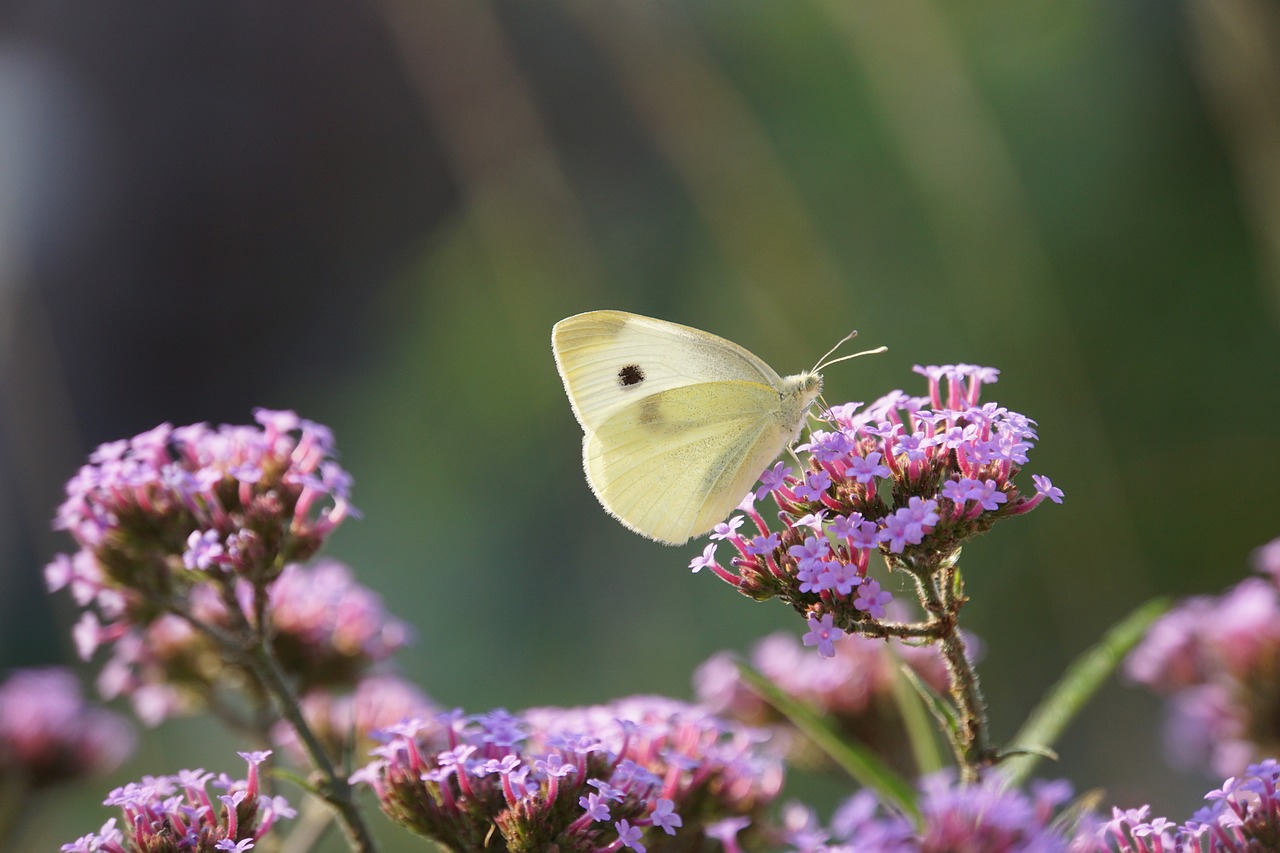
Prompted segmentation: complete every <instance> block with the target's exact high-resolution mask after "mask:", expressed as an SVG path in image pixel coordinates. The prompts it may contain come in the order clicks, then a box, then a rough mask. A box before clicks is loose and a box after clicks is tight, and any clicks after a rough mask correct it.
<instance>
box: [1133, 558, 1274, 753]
mask: <svg viewBox="0 0 1280 853" xmlns="http://www.w3.org/2000/svg"><path fill="white" fill-rule="evenodd" d="M1255 562H1256V567H1257V569H1258V570H1259V571H1260V572H1261V573H1262V574H1263V575H1264V576H1263V577H1251V578H1246V579H1245V580H1244V581H1241V582H1240V583H1239V584H1237V585H1236V586H1235V587H1234V588H1232V589H1230V590H1228V591H1227V592H1225V593H1223V594H1222V595H1221V596H1218V597H1212V596H1197V597H1194V598H1189V599H1187V600H1185V601H1184V602H1182V603H1181V604H1180V605H1179V606H1178V607H1176V608H1175V609H1173V610H1171V611H1169V612H1168V613H1166V614H1165V615H1164V616H1163V617H1161V618H1160V619H1159V620H1158V621H1157V622H1156V623H1155V624H1154V625H1152V626H1151V628H1150V630H1149V631H1148V632H1147V636H1146V637H1145V638H1144V639H1143V641H1142V643H1141V644H1140V645H1139V646H1138V647H1137V648H1135V649H1134V650H1133V652H1132V653H1131V654H1130V655H1129V657H1128V659H1127V661H1126V663H1125V668H1126V671H1127V673H1128V675H1129V677H1130V678H1132V679H1133V680H1134V681H1137V682H1139V683H1141V684H1145V685H1146V686H1148V687H1150V688H1151V689H1153V690H1155V691H1157V692H1159V693H1162V694H1164V695H1166V696H1168V697H1169V699H1170V701H1169V720H1168V723H1167V727H1166V741H1167V743H1168V749H1169V753H1170V755H1171V757H1172V758H1173V759H1174V760H1175V761H1177V762H1178V763H1179V764H1182V765H1185V766H1190V767H1202V768H1203V767H1206V766H1207V767H1208V768H1211V769H1212V771H1213V772H1214V773H1216V774H1218V775H1221V776H1227V775H1230V774H1235V773H1239V772H1241V771H1242V770H1243V769H1244V767H1245V766H1246V765H1248V764H1249V763H1250V762H1252V761H1257V760H1259V759H1260V758H1262V757H1264V756H1267V755H1274V754H1277V753H1280V539H1277V540H1275V541H1273V542H1271V543H1270V544H1269V545H1266V546H1265V547H1263V548H1261V549H1259V550H1258V551H1257V552H1256V553H1255Z"/></svg>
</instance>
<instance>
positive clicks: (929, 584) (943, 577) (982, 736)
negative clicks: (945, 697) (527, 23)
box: [899, 560, 993, 783]
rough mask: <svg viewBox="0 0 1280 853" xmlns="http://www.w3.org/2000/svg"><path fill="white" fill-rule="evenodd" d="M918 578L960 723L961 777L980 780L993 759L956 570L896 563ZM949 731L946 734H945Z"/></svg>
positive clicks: (952, 566)
mask: <svg viewBox="0 0 1280 853" xmlns="http://www.w3.org/2000/svg"><path fill="white" fill-rule="evenodd" d="M899 567H901V568H904V569H905V570H906V571H908V572H909V573H910V574H911V576H912V577H913V578H914V579H915V581H916V589H917V592H918V593H919V595H920V603H921V605H922V606H923V607H924V609H925V612H927V613H928V614H929V616H930V625H931V626H932V627H933V629H934V634H933V635H934V636H935V637H936V638H937V643H938V644H939V645H940V646H941V650H942V657H943V660H944V661H945V662H946V665H947V674H948V676H949V677H950V681H951V689H950V694H951V701H952V702H954V703H955V708H956V712H957V713H958V714H959V720H960V726H959V730H958V731H957V732H955V736H956V737H957V738H958V742H957V743H955V744H954V748H955V751H956V754H957V755H958V756H960V757H961V758H962V759H963V760H962V764H961V767H960V778H961V781H963V782H967V783H973V782H976V781H978V779H979V777H980V775H981V772H982V769H983V768H984V767H986V766H988V765H989V764H991V762H992V759H993V752H992V749H991V747H990V746H989V745H988V743H987V706H986V701H985V700H984V699H983V698H982V689H981V687H980V686H979V684H978V672H977V670H976V669H974V667H973V664H972V662H970V660H969V658H968V657H967V656H966V655H965V650H964V637H963V636H961V634H960V608H961V607H963V606H964V603H965V602H966V601H968V599H967V598H966V597H965V595H964V594H963V593H962V592H960V591H959V590H958V589H957V577H958V576H957V572H956V569H955V563H954V561H953V560H948V561H944V563H943V565H941V566H939V565H919V564H915V563H907V562H903V563H899ZM948 734H950V733H948Z"/></svg>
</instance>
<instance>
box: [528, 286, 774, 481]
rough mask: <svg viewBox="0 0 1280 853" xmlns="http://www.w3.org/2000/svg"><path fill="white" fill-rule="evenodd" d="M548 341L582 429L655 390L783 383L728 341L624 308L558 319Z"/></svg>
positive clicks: (756, 360) (765, 367)
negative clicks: (702, 385) (632, 312)
mask: <svg viewBox="0 0 1280 853" xmlns="http://www.w3.org/2000/svg"><path fill="white" fill-rule="evenodd" d="M551 342H552V350H553V351H554V353H555V359H556V367H557V369H558V370H559V371H560V377H561V379H563V380H564V385H565V390H566V392H567V393H568V395H569V402H570V404H571V405H572V406H573V412H574V415H576V416H577V418H578V422H579V423H581V424H582V425H583V427H585V428H586V429H587V430H588V431H589V430H592V429H598V428H599V427H600V426H601V425H602V424H604V423H605V422H606V421H608V420H609V418H610V417H612V416H613V415H615V414H616V413H617V412H619V411H621V410H623V409H625V408H626V407H628V406H630V405H632V404H634V403H636V402H637V401H639V400H641V399H642V398H645V397H648V396H650V395H653V394H656V393H658V392H661V391H667V390H670V389H673V388H680V387H684V386H688V385H697V384H703V383H708V382H717V383H718V382H733V381H744V382H754V383H759V384H761V385H764V386H767V387H769V388H771V389H773V390H774V392H775V393H776V390H777V388H778V386H779V383H780V382H781V380H780V378H779V377H778V374H777V373H776V372H775V371H774V370H773V368H771V367H769V365H767V364H765V363H764V362H763V361H761V360H760V359H758V358H756V357H755V356H754V355H752V354H751V353H750V352H748V351H747V350H745V349H743V348H742V347H740V346H738V345H737V344H735V343H733V342H732V341H727V340H725V339H724V338H720V337H716V336H715V335H712V334H710V333H708V332H703V331H700V330H698V329H693V328H690V327H688V326H681V325H679V324H677V323H668V322H666V321H665V320H655V319H652V318H650V317H641V316H638V315H636V314H628V313H626V312H624V311H590V312H588V313H586V314H578V315H576V316H573V317H569V318H567V319H565V320H561V321H560V322H559V323H557V324H556V325H555V328H554V329H553V330H552V333H551ZM757 473H759V472H757Z"/></svg>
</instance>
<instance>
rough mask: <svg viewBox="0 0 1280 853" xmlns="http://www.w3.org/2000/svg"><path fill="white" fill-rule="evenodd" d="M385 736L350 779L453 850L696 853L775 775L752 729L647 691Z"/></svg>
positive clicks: (757, 806)
mask: <svg viewBox="0 0 1280 853" xmlns="http://www.w3.org/2000/svg"><path fill="white" fill-rule="evenodd" d="M386 735H387V742H386V744H385V745H384V746H382V747H380V748H379V749H378V750H376V751H375V754H376V755H377V756H378V758H377V760H375V761H374V762H372V763H371V764H369V765H368V766H367V767H365V768H364V769H362V770H361V771H360V772H359V773H358V774H357V777H356V778H357V779H358V780H360V781H364V782H367V783H368V784H370V785H371V786H372V787H373V788H374V790H375V791H376V792H377V795H378V799H379V801H380V803H381V805H382V809H383V811H384V812H385V813H386V814H387V815H388V816H389V817H391V819H392V820H394V821H396V822H397V823H400V824H402V825H403V826H406V827H408V828H409V829H411V830H413V831H415V832H417V833H419V834H421V835H423V836H425V837H427V838H431V839H434V840H436V841H439V842H441V843H442V844H444V845H446V846H448V847H449V849H451V850H454V851H456V853H481V852H482V851H487V853H504V851H509V853H545V851H548V850H558V851H560V853H591V852H592V851H615V850H620V849H623V848H627V849H630V850H634V851H637V853H644V851H645V850H646V849H651V850H653V851H676V850H696V849H700V848H699V847H698V846H697V845H698V844H699V843H700V842H701V839H702V838H703V835H704V830H705V828H706V825H707V824H708V823H709V822H712V821H717V820H720V819H723V818H728V817H741V818H744V819H745V820H747V821H748V822H750V821H751V820H753V819H754V818H755V817H756V816H757V815H758V813H759V812H760V811H761V810H762V808H763V807H764V806H765V805H767V804H768V803H769V802H770V801H772V799H773V798H774V797H775V796H776V795H777V793H778V790H779V788H780V787H781V784H782V767H781V762H780V761H779V760H778V759H777V758H776V757H775V756H773V755H772V754H770V753H769V752H768V751H766V750H765V749H764V748H763V747H762V743H761V740H762V736H761V734H760V733H759V732H756V731H753V730H750V729H747V728H744V727H742V726H739V725H736V724H732V723H727V722H725V721H723V720H720V719H718V718H716V717H714V716H712V715H710V714H708V713H707V712H706V711H705V710H702V709H699V708H697V707H696V706H691V705H687V704H684V703H680V702H676V701H674V700H670V699H663V698H657V697H634V698H631V699H624V700H619V701H618V702H615V703H612V704H610V705H603V706H596V707H588V708H567V709H566V708H539V709H533V710H529V711H525V712H524V713H521V714H518V715H511V714H508V713H506V712H505V711H494V712H492V713H488V714H482V715H478V716H473V717H464V716H461V715H459V714H457V713H454V714H445V715H440V716H438V717H436V718H435V719H434V720H431V721H427V720H422V719H418V720H411V721H406V722H404V723H402V724H400V725H397V726H393V727H391V728H390V729H389V730H388V731H387V733H386Z"/></svg>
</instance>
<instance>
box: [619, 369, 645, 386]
mask: <svg viewBox="0 0 1280 853" xmlns="http://www.w3.org/2000/svg"><path fill="white" fill-rule="evenodd" d="M643 381H644V371H643V370H641V369H640V365H638V364H628V365H626V366H624V367H623V368H622V369H621V370H619V371H618V384H619V385H621V386H622V387H623V388H630V387H632V386H634V385H639V384H640V383H641V382H643Z"/></svg>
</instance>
